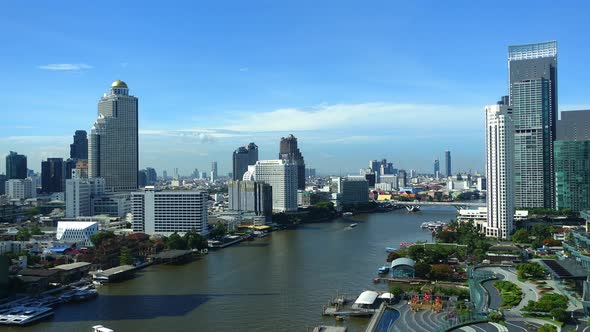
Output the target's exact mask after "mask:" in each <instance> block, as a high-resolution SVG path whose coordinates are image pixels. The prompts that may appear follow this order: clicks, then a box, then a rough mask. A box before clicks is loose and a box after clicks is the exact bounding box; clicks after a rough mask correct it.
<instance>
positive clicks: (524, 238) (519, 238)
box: [512, 228, 530, 243]
mask: <svg viewBox="0 0 590 332" xmlns="http://www.w3.org/2000/svg"><path fill="white" fill-rule="evenodd" d="M512 241H513V242H516V243H530V239H529V232H527V231H526V229H524V228H521V229H517V230H516V232H514V234H512Z"/></svg>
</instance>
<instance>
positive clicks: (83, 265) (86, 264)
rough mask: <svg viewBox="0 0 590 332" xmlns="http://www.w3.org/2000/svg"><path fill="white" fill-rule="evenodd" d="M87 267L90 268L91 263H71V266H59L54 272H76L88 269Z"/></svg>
mask: <svg viewBox="0 0 590 332" xmlns="http://www.w3.org/2000/svg"><path fill="white" fill-rule="evenodd" d="M87 266H90V263H87V262H76V263H70V264H61V265H57V266H56V267H54V268H53V269H52V270H64V271H70V270H75V269H79V268H82V267H87Z"/></svg>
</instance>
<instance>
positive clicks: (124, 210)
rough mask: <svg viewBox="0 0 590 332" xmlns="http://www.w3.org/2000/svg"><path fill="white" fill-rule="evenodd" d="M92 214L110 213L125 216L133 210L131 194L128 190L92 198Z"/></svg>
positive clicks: (109, 214) (119, 216)
mask: <svg viewBox="0 0 590 332" xmlns="http://www.w3.org/2000/svg"><path fill="white" fill-rule="evenodd" d="M91 204H92V206H91V208H92V210H91V215H93V216H95V215H108V216H111V217H118V218H124V217H126V216H127V214H128V213H130V212H131V200H130V194H129V193H126V192H117V193H108V194H103V195H98V197H94V198H92V203H91Z"/></svg>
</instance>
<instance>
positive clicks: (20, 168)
mask: <svg viewBox="0 0 590 332" xmlns="http://www.w3.org/2000/svg"><path fill="white" fill-rule="evenodd" d="M26 177H27V156H25V155H22V154H18V153H16V152H14V151H10V153H9V154H8V155H7V156H6V179H7V180H12V179H25V178H26Z"/></svg>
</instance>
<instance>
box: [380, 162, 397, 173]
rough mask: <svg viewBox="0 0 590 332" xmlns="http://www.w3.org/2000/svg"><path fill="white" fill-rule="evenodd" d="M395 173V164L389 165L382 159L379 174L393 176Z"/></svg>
mask: <svg viewBox="0 0 590 332" xmlns="http://www.w3.org/2000/svg"><path fill="white" fill-rule="evenodd" d="M393 173H394V171H393V163H388V162H387V159H381V163H380V164H379V174H380V175H391V174H393Z"/></svg>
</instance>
